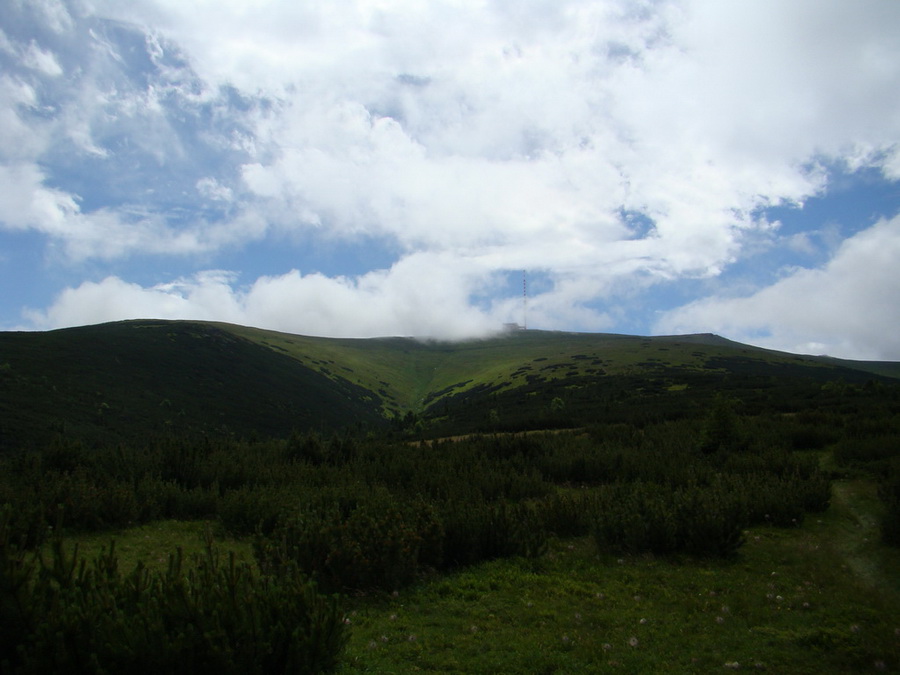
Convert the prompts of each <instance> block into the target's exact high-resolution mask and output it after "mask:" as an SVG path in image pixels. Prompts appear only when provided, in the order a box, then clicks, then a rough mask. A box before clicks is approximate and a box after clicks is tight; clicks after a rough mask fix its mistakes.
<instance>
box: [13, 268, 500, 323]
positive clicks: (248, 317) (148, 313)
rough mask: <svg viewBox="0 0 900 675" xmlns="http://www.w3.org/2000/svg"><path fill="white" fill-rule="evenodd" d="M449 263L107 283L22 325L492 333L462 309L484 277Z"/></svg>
mask: <svg viewBox="0 0 900 675" xmlns="http://www.w3.org/2000/svg"><path fill="white" fill-rule="evenodd" d="M449 262H451V261H447V260H444V259H443V258H442V256H440V255H437V256H435V255H432V254H420V255H413V256H410V257H408V258H406V259H404V260H402V261H401V262H399V263H397V264H396V265H394V266H393V267H392V268H391V269H389V270H378V271H374V272H370V273H368V274H365V275H361V276H359V277H355V278H348V277H337V278H332V277H327V276H324V275H322V274H318V273H310V274H302V273H301V272H299V271H297V270H292V271H291V272H288V273H287V274H283V275H278V276H266V277H261V278H259V279H257V280H256V281H254V282H253V283H252V284H250V285H249V286H247V287H241V286H239V285H238V284H237V277H236V275H235V274H233V273H229V272H225V271H206V272H202V273H198V274H196V275H194V276H192V277H190V278H185V279H179V280H177V281H174V282H167V283H163V284H158V285H155V286H152V287H142V286H140V285H138V284H133V283H129V282H126V281H124V280H122V279H120V278H118V277H115V276H110V277H107V278H106V279H103V280H102V281H99V282H85V283H83V284H81V285H79V286H78V287H75V288H68V289H66V290H65V291H63V292H62V293H61V294H60V295H59V296H58V297H57V298H56V301H55V302H54V303H53V305H52V306H51V307H50V308H48V309H47V310H44V311H39V310H28V311H27V312H26V317H27V318H28V319H29V321H31V322H32V323H34V324H35V325H36V326H39V327H41V328H54V327H59V326H67V325H73V324H82V323H100V322H104V321H112V320H116V319H127V318H141V317H157V318H164V319H197V320H218V321H228V322H233V323H239V324H243V325H252V326H262V327H267V328H271V329H274V330H282V331H286V332H293V333H302V334H311V335H331V336H338V337H354V336H359V335H393V334H403V335H414V336H420V337H427V336H435V337H442V338H463V337H468V336H473V335H479V334H486V333H489V332H491V331H492V330H494V329H496V328H497V326H499V323H498V321H497V320H496V319H495V318H494V317H492V316H491V315H490V314H489V313H488V312H486V311H482V310H479V309H477V308H474V307H472V306H471V304H470V302H469V300H470V294H471V293H472V292H473V289H474V288H476V287H477V286H478V285H479V278H480V277H481V276H482V275H483V274H484V273H483V272H482V271H481V270H479V269H478V268H476V267H472V266H470V267H469V269H468V270H467V273H466V274H461V271H462V270H460V268H459V266H458V265H457V264H452V265H451V264H448V263H449ZM453 262H455V261H453Z"/></svg>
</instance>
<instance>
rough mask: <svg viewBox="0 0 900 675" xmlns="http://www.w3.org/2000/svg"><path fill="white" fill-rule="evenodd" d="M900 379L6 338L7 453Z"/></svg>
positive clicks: (94, 329)
mask: <svg viewBox="0 0 900 675" xmlns="http://www.w3.org/2000/svg"><path fill="white" fill-rule="evenodd" d="M898 366H900V364H893V363H864V362H853V361H839V360H836V359H828V358H824V357H807V356H796V355H793V354H786V353H781V352H773V351H768V350H763V349H759V348H755V347H750V346H747V345H742V344H739V343H734V342H731V341H729V340H726V339H724V338H721V337H718V336H714V335H687V336H668V337H653V338H647V337H634V336H626V335H610V334H585V333H562V332H548V331H516V332H510V333H504V334H499V335H497V336H495V337H492V338H488V339H482V340H471V341H466V342H457V343H446V342H436V341H421V340H415V339H411V338H377V339H331V338H317V337H306V336H300V335H291V334H286V333H278V332H275V331H267V330H261V329H256V328H248V327H243V326H234V325H229V324H221V323H204V322H189V321H156V320H146V321H127V322H118V323H111V324H104V325H100V326H88V327H82V328H71V329H64V330H57V331H50V332H45V333H0V443H3V444H4V445H7V446H12V445H16V444H22V443H26V442H46V441H47V440H48V439H50V438H52V437H53V436H54V435H56V434H58V433H60V432H63V431H65V432H66V433H67V435H70V434H73V435H75V436H77V437H81V438H85V439H87V440H89V441H90V442H104V441H114V440H116V439H118V438H121V437H123V436H132V437H133V436H138V437H140V436H145V435H147V434H153V433H164V432H167V431H170V430H177V431H178V432H179V433H192V432H195V433H235V434H238V435H241V436H247V435H253V434H256V435H264V436H271V435H274V436H284V435H287V434H288V433H290V431H291V430H292V429H306V428H317V429H336V428H342V427H347V426H352V425H364V426H367V427H370V428H371V427H377V426H379V425H382V424H384V423H385V422H386V420H387V419H388V418H391V417H400V416H403V415H405V414H407V413H408V412H410V411H411V412H413V413H415V414H417V415H421V416H423V417H425V418H428V419H429V420H430V424H431V426H432V428H433V430H434V431H435V432H438V431H439V432H441V433H445V432H447V433H449V432H453V431H457V430H459V431H467V430H477V429H484V428H487V427H488V426H489V425H490V424H492V423H493V424H496V422H497V421H498V419H500V420H501V421H502V422H503V424H504V425H505V426H506V427H508V428H528V427H535V426H542V425H545V426H554V425H556V426H562V425H567V424H582V423H586V422H589V421H591V419H592V418H593V417H595V416H596V415H598V414H611V413H614V412H615V408H616V403H617V402H622V401H623V400H626V399H627V400H628V401H630V402H634V400H635V398H639V399H641V400H647V401H650V402H651V404H652V405H653V406H654V407H655V408H657V409H658V408H660V406H661V405H662V404H661V403H660V401H662V400H663V399H665V401H666V403H665V405H670V404H677V405H682V406H690V405H700V404H701V402H702V401H704V400H707V399H708V397H709V396H710V395H712V394H713V393H714V392H716V391H722V390H729V389H731V390H736V389H742V390H744V391H745V393H746V392H751V391H752V392H754V395H756V396H757V397H765V396H768V397H769V398H771V393H772V391H773V388H777V389H778V390H779V391H782V392H783V395H784V396H790V395H792V394H791V393H790V392H791V391H794V393H796V389H795V390H791V388H790V387H791V386H795V387H796V386H799V385H800V384H802V385H803V386H805V387H807V389H809V387H813V389H816V388H821V385H822V383H824V382H827V381H839V380H842V381H844V382H849V383H862V382H865V381H866V380H869V379H873V378H875V379H883V378H884V377H885V376H887V375H893V374H900V367H898ZM798 383H799V384H798ZM776 385H777V386H776ZM744 398H746V397H744ZM556 399H558V400H556ZM551 404H553V405H552V406H551ZM551 407H553V408H554V409H553V410H552V414H551ZM663 407H664V406H663ZM633 408H634V407H633V406H630V409H633ZM491 411H494V414H493V415H490V412H491Z"/></svg>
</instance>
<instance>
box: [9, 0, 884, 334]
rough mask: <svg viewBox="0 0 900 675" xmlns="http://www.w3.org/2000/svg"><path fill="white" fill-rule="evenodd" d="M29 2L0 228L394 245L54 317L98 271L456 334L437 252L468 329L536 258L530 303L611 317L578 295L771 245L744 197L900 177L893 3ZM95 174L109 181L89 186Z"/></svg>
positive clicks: (691, 269)
mask: <svg viewBox="0 0 900 675" xmlns="http://www.w3.org/2000/svg"><path fill="white" fill-rule="evenodd" d="M19 6H20V8H24V7H25V4H24V3H20V5H19ZM29 7H30V9H29V10H28V11H30V12H32V13H36V14H39V15H41V16H43V17H44V18H45V24H46V25H47V26H49V27H50V28H51V30H52V31H54V35H55V36H56V39H58V40H59V43H58V44H57V43H53V42H52V41H51V40H50V37H52V36H49V37H47V38H46V39H45V38H44V37H42V38H41V39H40V40H38V41H37V42H30V41H29V40H30V39H31V38H30V37H25V38H22V36H17V35H9V36H6V38H5V39H3V37H4V35H5V34H3V33H0V50H3V51H4V52H6V53H9V51H10V50H13V51H14V52H15V53H16V54H18V55H19V59H20V65H21V66H22V68H21V69H20V71H19V72H18V73H17V75H15V76H7V75H4V76H0V78H2V79H0V161H3V162H6V163H5V164H4V165H2V166H0V171H4V172H6V173H5V174H3V175H4V176H7V177H8V178H9V179H10V181H11V182H10V183H9V184H8V185H6V186H5V187H0V221H3V224H4V225H5V227H7V228H15V229H21V228H31V229H35V230H37V231H40V232H42V233H44V234H45V235H46V236H47V238H48V239H49V240H50V241H51V242H55V243H57V244H60V245H61V248H62V249H63V250H64V251H65V252H67V254H68V255H69V256H70V257H71V258H72V259H74V260H84V259H90V258H97V259H103V260H111V259H114V258H117V257H127V256H129V255H133V254H136V253H137V254H147V253H151V254H158V255H160V256H163V255H177V256H189V255H194V254H204V255H209V254H212V253H215V252H216V251H219V250H221V249H222V248H223V247H231V250H235V249H237V248H238V247H240V246H241V245H242V244H244V243H247V242H249V241H256V240H259V239H261V238H264V237H266V236H268V235H270V234H273V235H274V236H281V235H283V234H284V232H289V233H290V232H292V231H301V232H304V233H312V234H311V235H310V236H312V237H315V238H317V239H327V240H330V241H337V242H341V241H354V240H356V239H357V238H359V239H364V240H371V239H377V240H381V241H385V240H386V241H388V242H389V245H390V246H391V247H393V248H395V249H396V250H398V251H400V252H401V253H400V255H401V257H400V259H399V260H398V261H397V262H396V263H395V265H394V266H393V267H392V268H391V269H390V270H389V271H377V270H376V271H373V272H371V273H370V274H368V275H361V276H358V277H353V278H349V277H333V278H327V277H322V276H317V275H305V276H304V275H302V274H300V273H291V274H288V275H284V276H273V277H263V278H261V279H259V280H257V281H256V282H255V283H254V284H253V285H252V286H251V287H249V288H245V289H240V288H236V287H234V285H233V284H234V280H233V279H232V278H230V277H229V278H222V277H207V276H201V277H197V278H191V279H189V280H187V281H184V282H180V283H179V285H176V286H171V287H153V288H142V287H133V286H131V285H128V284H127V283H126V282H125V281H122V280H121V279H119V278H117V277H110V278H109V279H107V280H106V281H103V282H99V283H94V284H87V285H84V286H80V287H77V288H74V289H70V290H69V291H66V294H64V295H63V296H60V300H59V301H58V302H57V303H56V304H54V305H53V307H51V308H50V309H48V310H47V313H46V316H45V317H44V318H45V319H46V321H50V322H51V323H53V325H58V323H57V319H54V318H52V317H57V318H58V317H62V316H64V315H65V316H69V315H68V314H65V311H64V310H66V308H68V307H76V306H79V303H80V300H79V299H80V298H82V297H86V296H87V294H88V293H89V292H90V293H99V292H100V291H104V292H107V293H110V294H113V295H115V296H116V297H119V296H123V297H132V296H133V297H134V298H135V299H137V298H140V299H142V302H143V303H144V304H140V303H137V302H136V303H135V304H134V305H133V306H134V307H140V308H144V307H145V306H146V308H147V309H151V308H153V307H157V308H158V311H159V312H169V313H171V312H175V311H176V310H177V311H185V312H194V313H198V314H197V315H198V316H203V317H206V316H208V317H212V316H213V315H214V313H215V312H214V311H213V304H212V303H211V301H209V302H208V301H207V300H206V299H205V298H207V295H206V292H207V291H209V292H212V291H215V292H216V293H218V295H217V296H216V297H217V298H218V299H219V300H221V301H222V302H221V309H220V310H219V311H220V312H221V313H222V315H223V316H224V315H226V314H227V315H229V316H235V317H242V318H243V319H244V320H246V321H248V322H251V323H259V322H261V321H266V322H269V324H270V325H272V326H273V327H274V326H275V325H278V326H281V327H284V326H283V323H284V322H285V321H286V319H284V318H283V317H284V308H286V307H287V308H290V307H294V306H296V307H298V308H300V310H302V311H305V312H306V313H307V314H308V315H309V316H310V317H312V318H311V319H309V322H308V323H307V324H305V325H308V326H312V327H314V328H316V330H320V331H322V332H325V333H328V334H342V335H344V334H373V333H377V332H379V331H384V332H411V333H421V332H426V333H427V332H430V331H433V330H441V331H450V332H454V331H455V332H456V333H458V332H459V331H460V330H461V328H457V327H454V324H453V323H452V322H449V321H443V320H439V319H438V318H432V317H433V312H431V311H430V310H428V308H427V307H426V308H425V309H423V307H425V305H426V304H427V303H426V302H425V301H424V300H423V299H422V297H423V295H422V293H420V291H421V290H422V289H423V285H422V281H421V278H422V277H421V275H420V274H412V273H407V271H408V270H412V269H415V268H416V265H417V264H419V262H421V261H423V260H427V261H429V264H430V265H433V266H435V268H436V269H437V270H444V271H445V272H444V274H446V276H447V278H445V279H443V284H444V286H445V287H446V288H445V290H444V291H443V292H445V293H451V294H452V297H449V298H446V304H447V305H448V307H452V308H453V309H454V312H455V313H456V314H457V315H458V316H460V317H464V320H460V322H459V323H458V326H465V327H470V328H471V329H472V330H476V329H478V330H480V329H481V327H482V326H483V325H487V324H488V323H492V322H495V321H496V320H497V319H500V318H506V319H508V320H515V314H516V311H515V305H516V303H515V302H514V301H512V300H511V301H508V302H502V301H501V302H497V303H496V304H495V305H493V306H491V307H488V308H485V307H482V308H481V309H478V308H473V307H472V306H471V303H472V297H473V296H479V295H481V294H483V293H484V291H485V289H486V288H490V283H491V279H493V278H494V276H495V275H496V274H498V273H502V272H503V271H505V270H509V269H517V268H530V269H540V270H543V271H544V272H545V273H546V274H547V276H548V277H549V278H550V279H551V280H552V282H553V284H554V285H553V288H552V289H551V290H549V291H547V292H546V293H544V294H542V295H539V296H537V297H535V298H534V299H533V311H534V317H535V320H536V321H537V322H546V323H547V324H550V325H552V324H553V323H554V322H557V323H558V322H564V323H565V325H569V326H571V325H577V326H579V327H584V328H597V329H603V328H608V327H610V326H612V325H614V324H613V322H614V317H613V315H614V314H615V312H614V311H613V310H610V311H608V312H606V313H604V312H602V311H597V310H592V309H590V307H592V306H595V305H596V301H597V300H598V299H603V298H609V297H611V296H615V295H617V294H618V295H620V296H621V295H623V294H626V295H627V294H628V293H633V292H634V289H635V288H638V289H640V288H645V287H647V286H648V285H651V284H652V283H654V282H657V281H671V280H678V279H682V278H686V277H687V278H698V277H714V276H716V275H718V274H719V273H720V272H721V271H722V270H723V269H725V268H727V267H728V265H730V264H732V263H733V262H734V261H735V260H738V259H740V258H741V256H743V255H746V254H747V252H748V251H749V250H750V249H752V248H753V247H754V246H757V245H758V243H759V242H760V241H761V240H763V239H766V238H767V237H768V239H767V241H773V242H774V241H776V240H775V238H773V237H771V236H770V233H769V229H770V228H771V225H770V224H769V223H768V222H766V221H765V219H764V218H762V217H760V216H759V215H758V210H759V208H760V207H765V206H769V205H773V204H779V203H791V204H796V205H801V204H802V203H803V202H804V200H806V199H808V198H809V197H810V196H812V195H816V194H820V193H822V192H823V191H825V190H827V188H828V185H827V171H826V170H825V167H827V166H829V165H831V164H843V165H845V166H847V167H850V168H858V167H869V166H875V167H878V168H880V169H882V170H883V172H884V174H885V176H887V177H889V178H896V177H897V176H898V175H900V169H898V166H900V161H898V159H897V158H898V157H900V150H898V147H900V146H898V145H897V141H896V139H897V138H900V116H898V115H897V110H900V43H898V41H897V40H896V26H897V25H900V3H897V2H892V1H891V0H859V1H858V2H853V3H848V2H845V1H844V0H794V1H792V2H790V3H785V2H783V1H781V0H734V1H730V2H721V1H720V0H683V1H681V0H661V1H659V2H637V1H632V0H602V1H584V2H582V1H578V0H569V1H559V0H553V1H551V0H546V1H537V2H528V3H522V2H503V1H500V0H495V1H492V2H479V3H470V2H462V1H459V0H435V1H434V2H423V1H422V0H367V1H362V0H361V1H358V2H357V1H354V0H337V1H335V2H329V3H297V2H288V1H278V0H264V1H263V2H253V3H250V2H242V1H240V0H216V1H215V2H213V1H212V0H196V1H195V2H184V1H183V0H134V1H133V2H128V3H122V2H119V1H118V0H81V1H80V2H78V3H71V4H69V5H66V4H63V3H61V2H55V1H51V0H43V1H42V2H39V3H32V5H29ZM67 7H69V8H70V9H71V11H68V10H67ZM22 11H23V12H24V11H25V10H24V9H22ZM122 22H124V23H122ZM17 40H18V42H17ZM23 45H24V46H23ZM63 47H65V48H63ZM63 71H64V72H65V77H60V76H59V75H60V74H61V73H62V72H63ZM73 157H74V158H75V159H73ZM38 167H41V168H40V169H38ZM55 169H59V171H57V172H54V170H55ZM92 171H98V172H100V173H101V176H100V177H99V178H98V179H97V182H99V183H104V184H103V185H102V186H101V187H99V188H97V189H96V191H97V192H102V191H104V190H106V192H105V193H103V194H100V195H99V196H98V195H97V194H94V195H93V198H91V196H90V195H88V194H87V193H86V192H84V191H83V190H82V188H81V187H80V185H81V184H83V183H84V182H85V181H84V180H82V179H83V177H84V175H86V174H90V173H91V172H92ZM67 172H68V174H67ZM67 175H68V176H69V177H70V180H71V182H72V184H73V186H69V185H67V184H66V182H65V178H66V176H67ZM73 175H74V176H76V178H75V179H72V178H71V176H73ZM79 181H80V183H79V186H78V187H75V186H74V185H75V184H76V183H78V182H79ZM87 187H89V188H90V187H96V186H93V185H90V184H88V186H87ZM79 193H80V194H82V195H84V196H85V199H83V200H81V201H79V200H78V198H77V197H76V194H79ZM623 212H626V213H636V214H640V215H642V216H644V218H642V219H639V220H640V222H641V223H643V225H641V226H638V225H635V224H634V222H633V221H632V220H629V218H627V217H624V216H623ZM822 225H824V224H819V227H821V226H822ZM302 239H303V238H302V237H297V238H296V239H292V238H291V237H285V238H284V240H285V241H298V240H302ZM783 241H784V245H785V246H787V247H793V248H794V249H795V250H810V247H811V246H812V245H813V244H812V240H811V239H810V235H807V234H806V233H799V234H795V235H793V236H792V237H787V238H785V239H784V240H783ZM773 245H774V244H773ZM836 259H837V258H836ZM208 260H209V258H203V259H201V260H199V262H198V263H197V264H199V265H203V266H205V265H208V264H209V262H208ZM279 271H281V270H273V273H274V272H279ZM451 271H452V272H451ZM436 276H438V277H439V276H440V275H439V274H438V275H436ZM310 289H316V291H317V292H319V293H321V294H322V297H323V298H327V299H329V300H333V302H332V304H330V305H329V304H327V303H325V304H323V303H319V304H317V302H318V301H317V300H316V298H315V297H314V296H315V294H313V293H312V292H311V291H310ZM439 290H440V289H429V292H430V294H431V295H432V296H435V294H437V293H438V291H439ZM201 291H202V292H201ZM426 295H427V294H426ZM296 298H301V299H303V302H300V300H297V299H296ZM291 303H294V304H291ZM304 303H305V304H304ZM404 303H408V305H409V310H408V311H404ZM612 304H613V305H614V304H615V303H612ZM123 306H126V307H127V306H129V303H125V304H124V305H123ZM110 307H111V308H115V307H118V305H116V304H115V303H111V304H110ZM267 307H271V308H272V309H270V310H269V309H266V308H267ZM332 307H333V308H335V309H336V310H341V312H343V311H344V310H346V315H344V314H340V313H335V310H333V309H332ZM300 310H298V311H300ZM370 310H371V311H370ZM426 310H428V311H426ZM86 311H88V313H90V312H92V311H102V310H96V309H92V310H86ZM110 311H112V309H111V310H110ZM166 315H167V316H168V315H169V314H166ZM36 316H38V315H36ZM71 316H72V317H74V314H73V315H71ZM388 319H389V320H390V321H393V322H394V324H390V323H389V321H388ZM73 320H74V318H73ZM342 321H343V323H341V322H342ZM292 325H293V324H292ZM391 325H394V326H395V327H394V328H391V327H390V326H391ZM298 330H301V331H304V330H309V329H306V328H303V327H302V326H299V324H298Z"/></svg>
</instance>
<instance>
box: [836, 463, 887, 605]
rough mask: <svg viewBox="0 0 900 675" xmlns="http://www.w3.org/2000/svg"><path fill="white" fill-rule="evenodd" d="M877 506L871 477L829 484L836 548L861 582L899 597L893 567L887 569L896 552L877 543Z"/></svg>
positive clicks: (878, 539) (878, 533) (878, 541)
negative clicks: (834, 517) (834, 519)
mask: <svg viewBox="0 0 900 675" xmlns="http://www.w3.org/2000/svg"><path fill="white" fill-rule="evenodd" d="M878 508H879V503H878V497H877V492H876V487H875V485H874V483H873V482H872V481H868V480H839V481H835V482H834V483H833V485H832V509H833V510H834V513H835V515H837V516H838V518H839V520H838V523H837V525H836V527H835V531H834V538H833V540H832V541H833V543H834V546H835V549H836V552H837V553H838V554H840V556H841V557H842V558H843V561H844V563H845V564H846V565H847V567H849V568H850V569H851V570H852V571H853V572H854V574H855V575H856V576H857V577H858V578H859V579H860V581H861V582H862V583H864V584H865V585H867V586H870V587H872V588H875V589H878V590H879V591H880V592H883V593H889V594H891V595H893V596H895V597H897V598H898V599H900V582H898V578H897V574H896V571H894V572H893V573H889V572H888V570H889V569H892V566H893V564H895V563H896V560H894V558H895V557H896V556H894V555H892V554H893V553H894V552H892V551H885V550H884V548H883V547H882V546H881V545H880V536H881V533H880V532H879V527H878V522H879V521H878V516H877V509H878ZM889 558H890V560H888V559H889ZM889 565H890V566H891V567H889Z"/></svg>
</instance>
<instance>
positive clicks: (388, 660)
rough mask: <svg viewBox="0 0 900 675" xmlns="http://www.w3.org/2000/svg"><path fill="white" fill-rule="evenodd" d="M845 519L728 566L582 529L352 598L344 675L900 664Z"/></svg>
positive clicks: (765, 537) (752, 542) (895, 640)
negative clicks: (599, 540) (541, 549)
mask: <svg viewBox="0 0 900 675" xmlns="http://www.w3.org/2000/svg"><path fill="white" fill-rule="evenodd" d="M839 520H840V515H839V514H832V513H829V514H826V516H825V517H823V519H820V520H819V521H812V522H811V523H810V524H808V525H806V526H804V527H802V528H797V529H795V530H788V531H785V530H777V529H774V528H759V529H755V530H752V531H750V532H749V533H748V540H747V544H746V545H745V547H744V548H743V549H742V552H741V554H740V556H738V558H737V559H735V560H733V561H720V560H715V561H711V560H696V559H690V558H680V557H679V558H656V557H652V556H639V557H628V558H621V557H614V556H606V555H599V554H598V552H597V551H596V549H595V548H594V545H593V543H592V542H591V541H590V540H589V539H587V538H582V539H577V540H567V541H557V542H555V543H554V545H553V547H552V548H551V551H550V552H549V553H548V554H546V555H545V556H544V557H543V558H542V559H540V560H539V561H537V562H534V561H526V560H523V559H509V560H500V561H493V562H489V563H485V564H482V565H479V566H477V567H475V568H472V569H470V570H466V571H463V572H459V573H457V574H454V575H451V576H448V577H445V578H441V579H438V580H436V581H433V582H431V583H426V584H423V585H421V586H419V587H416V588H414V589H410V590H408V591H407V592H404V593H401V594H400V595H398V596H397V597H386V596H383V597H379V598H374V599H372V598H367V599H364V600H362V601H355V602H353V603H352V606H353V608H352V609H351V621H352V623H353V630H352V632H351V640H350V644H349V646H348V649H347V652H346V655H345V659H344V665H343V667H342V670H341V672H346V673H352V672H412V671H418V670H422V671H431V672H446V673H453V672H460V673H462V672H467V673H489V672H490V673H539V672H563V673H576V672H597V671H598V670H600V671H603V670H606V669H609V670H616V671H621V672H642V673H655V672H659V673H662V672H685V673H707V672H715V671H722V670H723V669H724V670H728V669H741V670H757V669H759V670H765V671H767V672H778V673H829V672H833V673H839V672H871V671H874V670H878V669H881V668H886V669H887V668H891V669H893V668H900V636H898V635H897V634H896V630H897V629H898V628H900V614H898V612H897V609H896V605H895V604H893V603H892V602H891V601H890V597H889V596H885V595H883V594H881V593H879V592H878V589H873V588H870V587H867V586H866V585H865V584H864V583H859V582H858V581H857V579H856V577H855V576H854V575H853V574H852V573H851V572H850V571H849V570H848V569H847V568H846V566H844V565H843V563H842V562H840V560H839V558H837V557H836V556H839V553H836V552H835V550H834V549H833V548H832V547H831V545H830V543H829V542H830V541H831V538H832V537H833V535H834V532H835V526H836V524H837V523H838V522H839ZM896 581H897V577H896V574H895V575H894V576H893V582H894V583H896Z"/></svg>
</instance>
